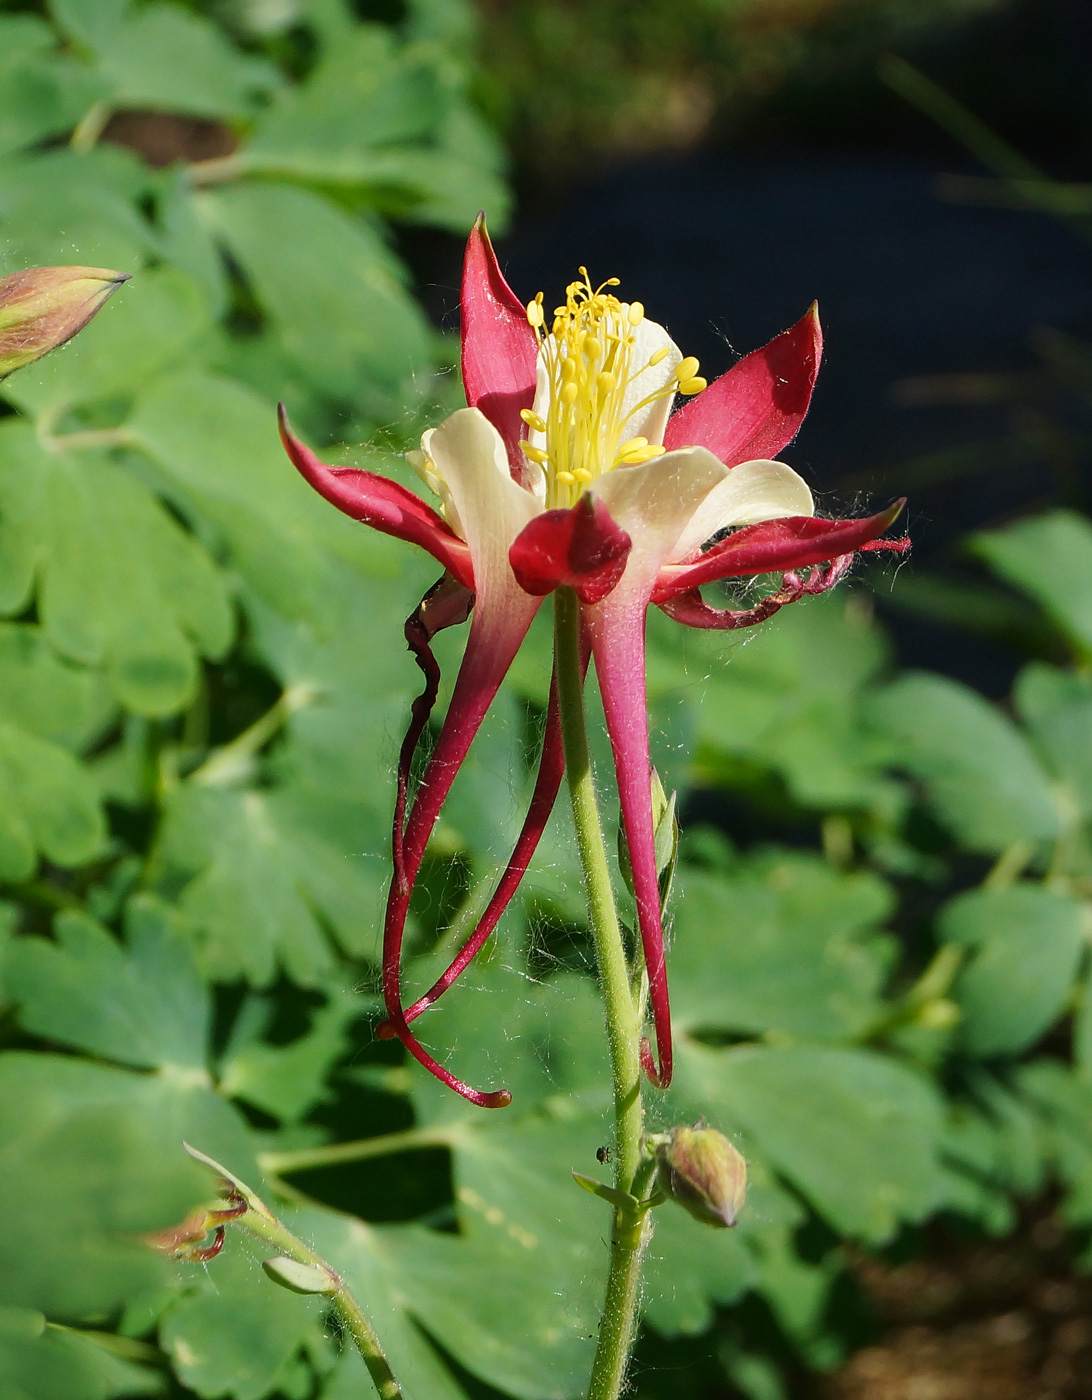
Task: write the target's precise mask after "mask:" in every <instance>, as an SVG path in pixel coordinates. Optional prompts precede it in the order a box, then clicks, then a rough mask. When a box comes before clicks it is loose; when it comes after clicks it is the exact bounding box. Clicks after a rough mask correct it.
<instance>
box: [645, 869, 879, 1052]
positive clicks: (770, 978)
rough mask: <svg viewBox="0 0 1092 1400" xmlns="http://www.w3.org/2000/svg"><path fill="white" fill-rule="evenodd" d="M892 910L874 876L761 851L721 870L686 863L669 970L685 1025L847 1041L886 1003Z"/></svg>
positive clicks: (677, 1012) (677, 1011) (676, 1007)
mask: <svg viewBox="0 0 1092 1400" xmlns="http://www.w3.org/2000/svg"><path fill="white" fill-rule="evenodd" d="M891 906H892V896H891V893H890V891H889V890H888V888H887V887H886V886H885V885H883V884H882V883H881V882H880V881H879V880H878V879H876V877H875V876H873V875H870V874H859V875H858V874H855V875H846V874H843V873H841V872H840V871H837V870H834V869H832V868H831V866H830V865H828V864H827V863H826V862H824V861H821V860H819V859H817V858H815V857H811V856H799V855H791V854H789V853H787V852H780V851H779V852H777V853H771V854H769V855H763V856H760V857H758V858H757V859H754V860H752V861H749V862H747V863H746V864H741V865H740V866H739V867H737V868H736V869H735V870H732V871H731V872H728V873H725V874H720V873H713V872H706V871H700V870H693V869H689V868H684V869H683V870H682V871H680V875H679V886H678V891H677V894H676V897H675V899H674V901H673V910H674V926H675V927H674V940H673V946H672V949H671V956H670V962H669V971H670V978H671V991H672V1005H673V1007H674V1011H675V1021H676V1024H677V1025H678V1026H679V1027H680V1028H683V1029H688V1028H689V1029H713V1028H720V1029H724V1030H732V1031H736V1032H739V1031H743V1032H751V1033H752V1034H762V1033H764V1032H766V1031H778V1032H781V1033H787V1034H789V1035H793V1036H807V1037H816V1038H818V1039H840V1038H845V1037H853V1036H855V1035H858V1034H860V1033H861V1032H862V1031H863V1030H864V1029H865V1028H866V1027H867V1026H868V1025H869V1024H870V1022H872V1021H873V1020H874V1018H875V1017H876V1015H877V1014H878V1012H879V1010H880V1006H881V1003H880V1002H879V1000H878V992H879V989H880V984H881V981H882V979H883V976H884V972H885V969H886V966H887V963H888V961H889V945H888V942H887V940H885V939H883V938H880V937H878V936H877V934H876V933H875V927H876V925H877V924H878V923H880V922H881V921H882V920H883V919H884V918H886V917H887V915H888V914H889V912H890V910H891Z"/></svg>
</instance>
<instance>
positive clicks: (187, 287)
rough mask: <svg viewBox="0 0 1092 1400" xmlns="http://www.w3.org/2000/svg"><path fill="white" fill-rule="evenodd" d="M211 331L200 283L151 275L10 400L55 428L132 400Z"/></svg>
mask: <svg viewBox="0 0 1092 1400" xmlns="http://www.w3.org/2000/svg"><path fill="white" fill-rule="evenodd" d="M207 325H208V316H207V312H206V310H205V304H204V297H203V296H202V294H201V290H200V288H199V287H198V286H197V285H196V283H194V282H193V281H191V279H190V278H189V277H187V276H186V275H185V274H184V273H181V272H178V271H177V270H176V269H174V268H171V267H158V268H149V269H148V270H147V271H145V272H142V273H141V274H140V276H139V277H138V278H137V279H136V280H135V281H134V283H133V285H131V286H128V287H125V288H124V289H123V291H122V294H121V296H120V297H116V298H114V299H113V300H112V301H111V304H110V305H109V306H108V307H106V308H104V310H103V311H102V313H101V314H100V315H98V316H96V318H95V319H94V321H92V322H91V324H90V325H89V326H88V327H87V328H86V329H85V330H83V331H81V332H80V334H79V336H78V337H77V338H76V339H75V340H74V341H73V342H72V343H71V344H70V345H69V346H67V347H66V348H65V350H64V352H63V353H62V354H57V355H51V356H48V357H47V358H46V359H44V360H42V361H41V362H40V363H39V364H37V365H35V366H33V368H30V369H29V371H28V372H24V373H22V374H19V375H16V376H15V377H13V379H12V380H11V383H10V386H9V385H8V384H5V386H4V390H5V394H6V397H7V398H9V399H11V400H12V402H13V403H16V404H18V405H19V407H20V408H22V409H24V410H25V411H27V412H29V413H33V414H37V415H40V416H44V417H46V418H47V420H48V421H49V422H51V423H55V422H57V421H58V420H59V418H60V417H61V415H62V414H63V413H64V412H65V411H66V410H68V409H70V408H73V407H76V406H78V405H82V404H93V403H96V402H98V401H100V400H103V399H129V398H131V397H132V396H133V395H134V394H135V393H136V392H137V391H138V390H139V389H141V388H142V387H143V386H144V385H145V384H147V383H148V382H149V381H150V380H153V379H156V378H158V377H159V376H160V375H162V374H163V373H164V372H165V371H167V370H168V369H171V368H174V367H176V366H177V365H178V364H179V362H180V361H182V362H184V361H185V359H186V357H187V355H188V353H189V352H190V351H191V349H192V347H193V344H194V342H195V341H196V340H197V339H198V338H199V337H200V336H201V335H202V334H204V333H206V331H207ZM191 412H192V405H191ZM62 441H63V438H62Z"/></svg>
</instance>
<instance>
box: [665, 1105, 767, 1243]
mask: <svg viewBox="0 0 1092 1400" xmlns="http://www.w3.org/2000/svg"><path fill="white" fill-rule="evenodd" d="M650 1146H652V1148H653V1151H654V1155H655V1158H656V1166H657V1175H658V1180H659V1186H660V1190H661V1191H663V1193H664V1194H665V1195H667V1196H670V1197H671V1199H672V1200H673V1201H678V1203H679V1205H681V1206H683V1207H684V1208H685V1209H686V1210H688V1211H689V1212H690V1214H691V1215H692V1216H693V1217H694V1219H695V1220H700V1221H701V1222H702V1223H703V1224H704V1225H712V1226H714V1227H715V1228H716V1229H719V1230H724V1229H727V1228H728V1227H729V1226H732V1225H734V1224H735V1223H736V1221H737V1220H738V1218H739V1213H740V1211H741V1210H742V1209H743V1201H744V1198H745V1196H746V1194H747V1163H746V1162H745V1161H744V1159H743V1156H742V1154H741V1153H739V1152H738V1151H737V1150H736V1149H735V1148H734V1147H733V1146H732V1144H731V1143H730V1142H729V1141H728V1139H727V1138H726V1137H725V1136H724V1134H723V1133H718V1132H717V1131H716V1129H715V1128H673V1129H672V1130H671V1132H669V1133H661V1134H659V1135H658V1136H657V1137H654V1138H652V1139H651V1140H650Z"/></svg>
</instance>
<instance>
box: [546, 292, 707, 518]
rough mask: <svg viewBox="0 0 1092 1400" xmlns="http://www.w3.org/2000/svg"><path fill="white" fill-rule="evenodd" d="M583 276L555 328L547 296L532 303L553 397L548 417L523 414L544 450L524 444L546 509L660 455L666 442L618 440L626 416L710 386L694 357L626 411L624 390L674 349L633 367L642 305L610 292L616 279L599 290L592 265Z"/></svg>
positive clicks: (558, 310) (556, 316) (559, 312)
mask: <svg viewBox="0 0 1092 1400" xmlns="http://www.w3.org/2000/svg"><path fill="white" fill-rule="evenodd" d="M580 277H581V280H580V281H576V282H570V283H569V285H568V287H567V288H566V289H565V304H564V305H563V306H559V307H557V308H556V309H555V311H554V319H553V324H552V326H551V328H550V331H549V333H548V332H547V331H546V329H545V326H546V316H545V312H544V310H543V305H542V293H541V292H539V294H538V296H537V297H536V298H535V299H534V301H532V302H530V303H529V304H528V307H527V320H528V323H529V324H530V325H531V327H532V329H533V330H534V332H535V334H536V335H537V337H538V341H539V351H540V354H541V355H542V359H543V364H544V366H545V370H546V375H547V378H548V380H549V384H550V395H549V405H548V408H547V410H546V412H547V417H546V418H545V419H543V418H542V417H541V416H540V415H539V414H537V413H535V412H534V411H533V410H532V409H527V408H525V409H524V410H523V411H522V414H521V416H522V418H523V421H524V422H525V423H526V424H527V425H528V427H530V428H532V429H533V430H534V431H535V432H537V433H541V434H542V435H543V436H544V437H545V440H546V444H545V447H538V446H536V445H534V444H532V443H526V442H525V443H523V444H522V447H523V452H524V454H525V455H526V456H527V457H529V458H530V460H531V461H533V462H536V463H537V464H538V465H539V466H541V467H542V468H543V471H544V473H545V476H546V505H547V507H548V508H553V507H558V506H570V505H573V504H575V502H576V501H577V500H578V499H579V498H580V496H581V495H582V494H583V492H584V490H585V488H586V487H587V485H588V484H589V482H592V481H594V480H595V478H596V477H597V476H600V475H601V474H602V473H603V472H607V471H611V470H613V468H615V467H626V466H636V465H637V464H639V463H641V462H647V461H648V460H649V459H650V458H652V457H658V456H660V455H661V454H662V453H663V451H664V449H663V447H661V446H659V445H658V444H655V443H650V442H649V441H648V439H647V438H643V437H633V438H629V439H628V440H627V441H625V442H622V441H621V440H620V439H621V436H622V428H623V426H624V424H625V422H626V420H627V419H629V418H632V416H633V415H634V414H635V413H637V412H639V411H640V410H641V409H644V408H647V407H648V406H649V405H650V404H652V403H655V402H656V401H657V400H658V399H662V398H667V397H670V396H672V395H674V394H675V393H683V394H696V393H699V392H700V391H701V390H702V389H704V388H705V380H704V379H702V378H701V377H700V376H699V375H698V362H697V360H696V359H694V357H693V356H692V355H688V356H687V357H686V358H685V359H684V360H682V361H681V362H680V363H679V365H678V367H677V369H676V372H675V375H674V377H673V378H672V379H671V381H670V382H669V383H668V384H666V385H665V386H663V387H662V388H660V389H657V390H655V392H653V393H651V394H649V395H648V396H647V397H646V398H644V399H642V400H641V402H640V403H638V404H637V405H635V406H632V407H629V408H627V407H626V403H625V396H626V390H627V389H628V388H629V386H630V385H631V384H632V383H633V381H634V380H635V379H637V378H638V376H639V375H641V374H643V373H644V372H645V370H647V369H649V368H652V367H653V366H655V365H657V364H659V363H660V362H661V361H662V360H664V359H665V358H666V356H667V355H668V354H669V353H670V350H669V348H668V347H667V346H663V347H661V348H660V349H659V350H657V351H656V352H655V353H654V354H653V355H652V356H650V358H649V359H648V360H647V361H646V362H645V363H644V364H638V365H636V366H635V365H634V364H633V347H634V345H635V344H636V337H635V335H634V331H635V329H636V327H637V326H639V325H640V324H641V322H642V321H643V320H644V314H645V313H644V307H643V306H642V305H641V303H640V302H636V301H635V302H632V303H631V304H630V305H629V306H626V305H624V304H623V303H622V302H620V301H619V300H618V298H617V297H616V296H614V294H613V293H611V292H608V291H606V290H605V289H606V288H608V287H616V286H618V279H617V277H611V278H610V279H608V281H606V282H604V283H602V285H601V286H599V287H598V288H594V289H593V287H592V285H591V282H590V281H589V280H588V273H587V269H586V268H583V267H582V268H581V269H580ZM623 415H624V416H623Z"/></svg>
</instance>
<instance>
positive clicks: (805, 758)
mask: <svg viewBox="0 0 1092 1400" xmlns="http://www.w3.org/2000/svg"><path fill="white" fill-rule="evenodd" d="M653 612H655V610H653ZM745 640H746V646H744V645H743V641H744V639H743V638H732V639H731V640H729V641H727V642H726V641H725V638H724V637H723V636H722V635H720V634H716V633H708V634H695V633H694V632H693V631H691V630H690V629H688V628H680V627H678V626H676V625H675V624H673V623H671V622H670V621H669V620H668V619H667V618H664V617H662V616H650V618H649V667H648V672H649V694H650V696H652V697H658V696H662V695H667V694H670V695H671V698H672V699H673V700H674V702H675V703H676V704H678V702H679V701H680V700H681V701H683V702H684V703H690V704H695V705H696V714H695V722H696V726H697V738H698V741H699V745H700V749H699V765H700V767H701V768H702V769H703V770H706V769H709V768H711V769H712V774H713V777H714V780H715V778H716V776H717V774H718V769H717V766H716V760H717V759H720V760H721V762H723V759H722V757H721V756H731V757H739V758H746V759H753V760H756V761H758V762H760V763H762V764H763V765H765V766H767V767H769V768H771V769H773V770H774V771H775V772H777V773H780V774H781V775H782V776H783V777H784V779H785V781H786V782H787V784H788V785H789V788H790V790H791V792H792V794H793V796H794V797H796V798H797V800H798V801H800V802H802V803H804V804H805V805H808V806H818V807H822V808H829V807H830V806H860V805H870V804H872V803H873V802H875V801H876V800H877V798H878V796H879V795H880V794H882V792H883V791H884V784H883V782H882V779H881V776H880V771H879V770H880V763H881V762H882V759H883V758H884V756H885V755H884V754H883V751H882V748H881V747H880V746H879V745H877V743H876V740H875V737H874V736H871V735H869V734H868V733H867V731H866V730H865V729H864V727H863V725H862V722H861V714H860V704H861V701H860V693H861V691H862V689H863V688H864V686H865V685H866V684H867V682H868V681H869V680H870V679H871V678H872V676H873V675H874V674H875V673H876V671H877V670H878V669H879V668H880V666H882V664H883V662H884V660H885V657H886V646H885V643H884V641H883V638H882V636H881V634H880V633H879V631H878V629H877V628H876V627H875V626H874V624H872V623H871V621H870V619H869V618H868V617H867V615H866V614H865V613H864V612H863V611H862V610H861V608H860V607H859V605H858V604H857V603H856V602H855V600H854V598H853V595H852V594H835V595H831V596H830V597H828V598H809V599H807V600H806V601H805V602H803V603H798V604H796V605H794V606H793V607H791V608H785V609H784V610H783V611H782V612H781V613H779V614H778V615H777V617H776V618H774V619H773V620H772V621H771V622H770V623H768V624H766V625H765V626H763V627H761V628H755V629H754V631H753V633H752V634H751V635H749V636H747V637H746V639H745ZM699 699H700V703H698V702H699ZM704 776H705V773H704V772H703V777H704ZM708 780H709V779H708V778H706V781H708Z"/></svg>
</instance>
